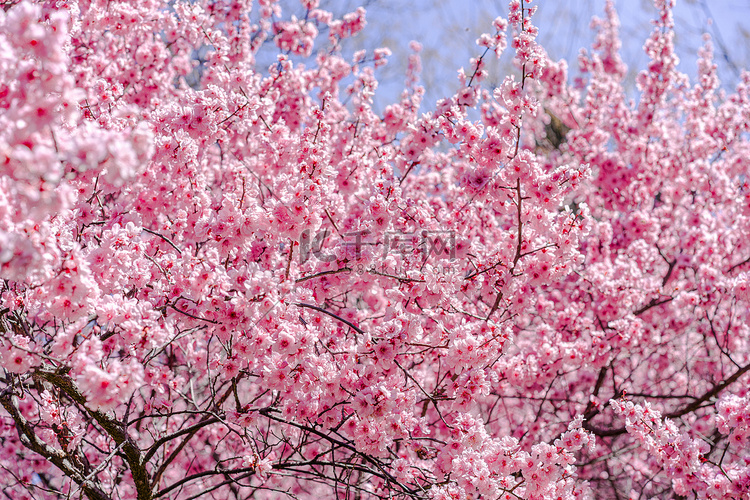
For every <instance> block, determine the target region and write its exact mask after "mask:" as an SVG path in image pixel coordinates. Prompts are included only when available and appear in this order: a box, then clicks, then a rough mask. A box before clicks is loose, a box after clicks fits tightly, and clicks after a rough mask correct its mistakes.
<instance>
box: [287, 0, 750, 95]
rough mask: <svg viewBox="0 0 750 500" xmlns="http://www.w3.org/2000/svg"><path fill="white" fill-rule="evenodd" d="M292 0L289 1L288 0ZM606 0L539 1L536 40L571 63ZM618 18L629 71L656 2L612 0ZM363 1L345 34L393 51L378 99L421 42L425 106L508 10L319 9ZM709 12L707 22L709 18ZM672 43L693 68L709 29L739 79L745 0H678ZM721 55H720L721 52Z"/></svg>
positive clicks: (326, 1)
mask: <svg viewBox="0 0 750 500" xmlns="http://www.w3.org/2000/svg"><path fill="white" fill-rule="evenodd" d="M290 3H291V4H294V3H295V2H293V1H292V2H290ZM604 3H605V1H604V0H537V1H534V2H533V3H532V5H538V6H539V11H538V13H537V16H536V21H535V24H536V25H537V26H539V28H540V36H539V39H540V41H541V42H542V44H543V45H544V47H545V48H546V49H547V51H548V53H550V55H551V56H553V57H554V58H566V59H568V61H569V63H570V66H571V67H575V64H576V63H575V60H576V56H577V54H578V51H579V49H580V48H581V47H588V46H589V45H590V43H591V40H592V39H593V36H592V33H591V30H590V29H589V22H590V20H591V17H592V16H593V15H598V16H603V13H604ZM615 3H616V6H617V10H618V13H619V15H620V20H621V22H622V29H621V34H622V38H623V49H622V55H623V59H624V60H625V62H626V63H627V64H628V65H629V67H630V68H631V69H632V70H633V71H635V70H637V69H641V68H643V67H644V66H645V63H646V56H645V54H644V53H643V50H642V47H643V42H644V41H645V39H646V37H647V36H648V34H649V33H650V31H651V24H650V20H651V19H652V18H653V16H654V15H655V12H656V11H655V9H654V7H653V4H652V2H651V1H650V0H617V1H616V2H615ZM361 4H365V7H366V8H367V11H368V16H367V17H368V26H367V28H366V29H365V32H364V33H363V34H361V35H360V36H359V37H357V39H355V40H353V41H351V42H350V43H351V45H352V49H373V48H375V47H379V46H387V47H389V48H390V49H391V50H392V51H393V56H392V58H391V64H390V65H389V67H387V68H386V69H384V70H382V71H381V72H380V73H379V74H378V75H379V79H380V80H381V89H380V92H379V94H380V95H379V97H378V101H380V102H383V103H386V102H392V101H393V100H395V99H397V97H398V93H399V91H400V89H401V88H403V74H404V68H405V65H406V60H407V57H408V53H409V52H408V48H407V47H408V42H409V41H410V40H417V41H419V42H420V43H422V44H423V46H424V51H423V62H424V72H423V82H422V83H423V85H425V87H426V89H427V94H426V99H425V101H426V102H425V105H426V107H431V105H432V103H434V102H435V100H436V99H438V98H440V97H444V96H446V95H449V94H450V93H452V92H453V91H454V90H455V89H456V86H457V80H456V70H457V69H458V68H459V67H461V66H468V61H469V59H470V58H471V57H476V56H477V55H479V54H480V53H481V51H480V50H479V48H478V47H477V46H476V45H475V43H474V41H475V40H476V38H477V37H478V36H479V35H480V34H481V33H482V32H483V31H490V29H491V22H492V20H493V19H494V18H495V17H496V16H498V15H501V16H503V17H505V16H506V11H507V1H505V0H364V1H353V0H321V8H324V9H327V10H331V11H333V12H334V13H336V14H341V13H343V12H347V11H350V10H353V9H354V8H356V7H357V6H358V5H361ZM709 15H710V16H711V17H712V18H713V24H710V23H709V22H708V17H709ZM675 21H676V43H677V50H678V54H679V55H680V60H681V63H680V69H681V71H683V72H685V73H687V74H688V75H690V76H692V75H694V74H695V59H696V52H697V49H698V47H699V46H700V45H701V43H702V41H701V35H702V34H703V33H704V32H706V31H708V32H709V33H710V34H711V35H712V36H713V38H714V45H715V49H716V54H717V59H718V60H717V63H719V75H720V77H721V79H722V83H723V84H724V86H725V87H733V86H734V84H735V83H736V82H737V80H738V77H737V76H738V73H737V71H736V67H739V68H742V67H747V66H748V65H749V64H748V61H750V0H677V7H676V9H675ZM724 55H726V56H727V57H726V59H728V60H724V59H725V58H724V57H723V56H724ZM488 69H489V70H490V78H489V82H488V84H491V83H492V82H493V81H494V82H499V81H502V79H503V77H504V75H505V73H506V72H507V71H509V70H510V69H509V68H508V67H507V66H505V67H503V66H498V65H496V64H495V65H492V66H490V67H489V68H488Z"/></svg>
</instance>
